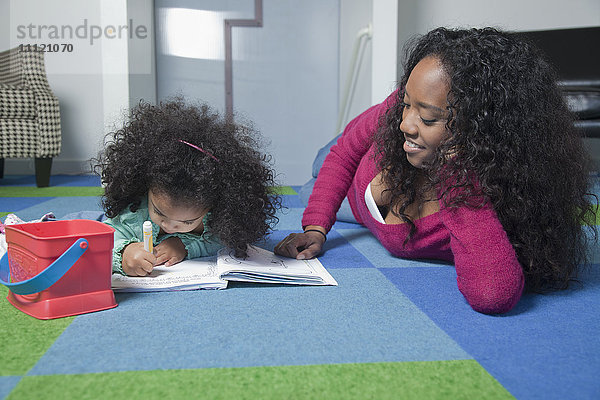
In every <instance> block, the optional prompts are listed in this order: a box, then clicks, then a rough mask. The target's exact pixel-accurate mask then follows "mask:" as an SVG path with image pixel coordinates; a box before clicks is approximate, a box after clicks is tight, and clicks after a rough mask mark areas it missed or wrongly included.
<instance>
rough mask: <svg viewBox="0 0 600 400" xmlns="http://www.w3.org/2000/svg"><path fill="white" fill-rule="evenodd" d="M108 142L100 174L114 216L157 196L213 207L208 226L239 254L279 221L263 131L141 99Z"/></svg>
mask: <svg viewBox="0 0 600 400" xmlns="http://www.w3.org/2000/svg"><path fill="white" fill-rule="evenodd" d="M181 141H185V142H188V143H190V144H193V145H195V146H198V147H200V148H202V149H203V150H204V152H202V151H200V150H197V149H195V148H193V147H191V146H189V145H188V144H185V143H182V142H181ZM105 142H106V143H105V149H104V151H103V152H102V153H100V155H99V156H98V158H97V159H94V160H93V162H94V164H93V169H94V171H95V172H96V173H99V174H100V175H101V178H102V183H103V184H104V185H105V192H104V196H103V197H102V205H103V207H104V211H105V213H106V215H107V216H108V217H110V218H114V217H116V216H117V215H118V214H119V213H121V212H122V211H123V210H124V209H126V207H128V206H129V207H130V209H131V211H135V210H137V208H138V207H139V205H140V202H141V199H142V198H143V197H144V196H146V195H147V193H148V191H149V190H150V189H152V190H156V191H159V192H161V193H164V194H166V195H168V196H169V197H170V198H171V199H174V200H176V201H178V202H180V204H182V205H186V206H190V205H196V206H197V205H200V206H202V207H207V208H209V209H210V214H209V218H208V220H207V225H208V228H209V229H210V231H211V232H212V233H213V234H214V235H216V236H217V237H218V238H219V239H220V240H221V242H222V243H223V244H224V245H225V246H228V247H231V248H232V249H234V250H235V252H236V254H237V255H238V256H245V255H246V248H247V245H248V244H251V243H255V242H256V241H258V240H260V239H262V238H264V236H265V235H266V234H268V233H269V231H270V229H271V227H272V226H273V225H274V224H275V223H277V221H278V219H277V217H276V212H277V210H278V209H279V208H280V207H281V199H280V198H279V196H277V195H275V194H274V193H273V192H272V188H273V187H274V186H275V182H274V172H273V170H272V169H271V167H270V163H271V158H270V157H269V156H267V155H264V154H261V153H260V152H259V151H258V150H256V149H257V148H258V135H257V133H256V132H255V131H253V129H252V128H251V127H250V126H248V125H243V124H236V123H233V122H231V121H230V120H228V119H225V118H223V117H221V116H220V115H219V114H218V113H217V112H215V111H213V110H212V109H211V108H210V107H209V106H208V105H205V104H200V105H191V104H187V103H186V102H185V101H184V99H183V98H181V97H177V98H174V99H169V100H168V101H164V102H161V103H160V104H158V105H156V106H154V105H151V104H148V103H146V102H143V101H142V102H140V104H139V105H138V106H137V107H135V108H134V109H133V110H131V112H130V115H129V118H128V120H127V122H126V123H125V124H124V126H123V127H122V128H121V129H118V130H117V131H115V132H113V133H111V134H109V135H108V136H107V138H106V139H105ZM211 155H212V156H211Z"/></svg>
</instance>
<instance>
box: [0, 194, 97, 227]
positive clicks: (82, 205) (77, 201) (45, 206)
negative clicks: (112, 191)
mask: <svg viewBox="0 0 600 400" xmlns="http://www.w3.org/2000/svg"><path fill="white" fill-rule="evenodd" d="M18 199H22V198H21V197H19V198H18ZM32 199H38V202H37V203H36V202H32V204H30V205H28V206H27V207H26V208H22V209H21V210H19V212H17V213H15V214H16V215H17V216H18V217H19V218H21V219H22V220H24V221H29V220H33V219H37V218H40V217H41V216H42V215H44V214H46V213H49V212H53V213H54V215H55V216H56V218H62V217H63V216H65V215H67V214H69V213H72V212H75V211H82V210H86V211H102V207H101V206H100V197H97V196H81V197H32ZM40 199H42V201H40ZM5 200H10V198H3V199H2V204H5Z"/></svg>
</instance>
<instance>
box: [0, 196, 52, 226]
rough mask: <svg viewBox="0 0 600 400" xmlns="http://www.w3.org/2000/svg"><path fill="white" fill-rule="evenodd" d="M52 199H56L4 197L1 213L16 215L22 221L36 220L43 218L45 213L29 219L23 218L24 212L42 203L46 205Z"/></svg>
mask: <svg viewBox="0 0 600 400" xmlns="http://www.w3.org/2000/svg"><path fill="white" fill-rule="evenodd" d="M52 199H54V197H2V198H1V200H0V211H2V212H11V213H14V214H16V215H17V216H18V217H19V218H21V219H22V220H29V219H35V218H39V217H41V216H42V215H44V214H45V213H42V214H41V215H39V216H34V217H33V218H29V217H28V216H27V217H22V216H21V215H22V214H23V210H25V209H27V208H29V207H35V206H37V205H38V204H40V203H44V202H46V201H49V200H52ZM25 213H26V212H25ZM28 215H29V214H28Z"/></svg>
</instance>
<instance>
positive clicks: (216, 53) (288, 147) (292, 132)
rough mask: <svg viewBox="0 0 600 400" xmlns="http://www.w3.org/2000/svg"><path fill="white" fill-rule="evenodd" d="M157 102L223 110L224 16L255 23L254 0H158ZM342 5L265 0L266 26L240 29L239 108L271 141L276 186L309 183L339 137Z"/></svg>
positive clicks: (332, 0) (236, 37)
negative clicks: (321, 155) (315, 164)
mask: <svg viewBox="0 0 600 400" xmlns="http://www.w3.org/2000/svg"><path fill="white" fill-rule="evenodd" d="M155 4H156V16H157V55H156V58H157V77H158V86H157V89H158V90H157V91H158V98H159V99H161V100H162V99H164V98H167V97H170V96H173V95H176V94H181V95H183V96H185V97H186V98H188V99H189V100H196V101H197V100H200V101H204V102H207V103H209V104H211V105H212V106H213V107H214V108H217V109H219V110H220V111H223V110H224V107H225V86H224V65H225V64H224V53H223V48H224V42H223V20H224V18H241V19H253V18H254V2H253V1H251V0H243V1H240V0H204V1H189V0H176V1H174V0H157V1H156V3H155ZM338 36H339V1H338V0H327V1H325V0H310V1H309V0H303V1H298V0H263V26H262V27H234V28H233V30H232V47H233V54H232V56H233V106H234V110H235V112H236V114H237V115H238V116H242V117H244V118H245V119H247V120H250V121H251V122H253V123H254V126H255V127H256V128H257V130H258V131H260V132H261V134H262V136H263V137H264V138H265V139H266V143H265V146H264V149H263V151H265V152H266V153H269V154H271V155H272V156H273V160H274V164H275V165H274V168H275V170H276V172H277V173H278V180H279V182H280V183H282V184H285V185H299V184H303V183H304V182H306V181H307V180H308V179H309V178H310V177H311V164H312V160H313V159H314V157H315V155H316V153H317V151H318V149H319V148H320V147H321V146H322V145H324V144H325V143H327V142H328V141H329V139H330V138H331V137H333V136H334V133H335V125H336V118H337V103H338V48H339V41H338Z"/></svg>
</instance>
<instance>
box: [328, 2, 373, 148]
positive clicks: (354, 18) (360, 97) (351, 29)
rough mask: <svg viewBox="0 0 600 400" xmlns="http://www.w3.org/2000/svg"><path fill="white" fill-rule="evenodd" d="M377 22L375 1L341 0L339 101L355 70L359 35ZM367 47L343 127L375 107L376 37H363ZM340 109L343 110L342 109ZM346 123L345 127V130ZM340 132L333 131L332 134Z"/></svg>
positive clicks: (365, 47) (360, 62)
mask: <svg viewBox="0 0 600 400" xmlns="http://www.w3.org/2000/svg"><path fill="white" fill-rule="evenodd" d="M372 22H373V2H372V1H371V0H341V1H340V39H339V43H340V44H339V60H340V61H339V63H340V64H339V82H340V83H339V93H338V96H339V100H340V103H341V102H342V98H343V97H344V92H345V88H346V82H347V80H348V75H349V74H350V70H351V66H352V65H351V61H352V54H353V49H354V43H355V42H356V38H357V34H358V33H359V31H361V30H362V29H365V28H367V27H368V26H369V24H372ZM362 40H363V42H362V44H363V46H364V50H363V54H362V60H359V64H358V65H357V68H358V71H357V76H356V85H355V87H354V95H353V96H352V97H351V101H350V104H349V108H348V112H347V116H346V119H345V120H344V123H343V126H345V125H346V124H347V123H348V122H350V121H351V120H352V118H354V117H356V116H357V115H358V114H360V113H361V112H363V111H364V110H366V109H367V108H368V107H369V106H371V96H370V95H369V93H371V87H372V82H371V77H372V76H373V74H372V65H371V60H372V59H373V58H372V49H373V45H372V43H373V42H372V40H371V39H367V38H366V37H365V38H363V39H362ZM338 112H339V110H338ZM343 126H342V129H343ZM337 133H338V132H331V137H334V136H335V135H337Z"/></svg>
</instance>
